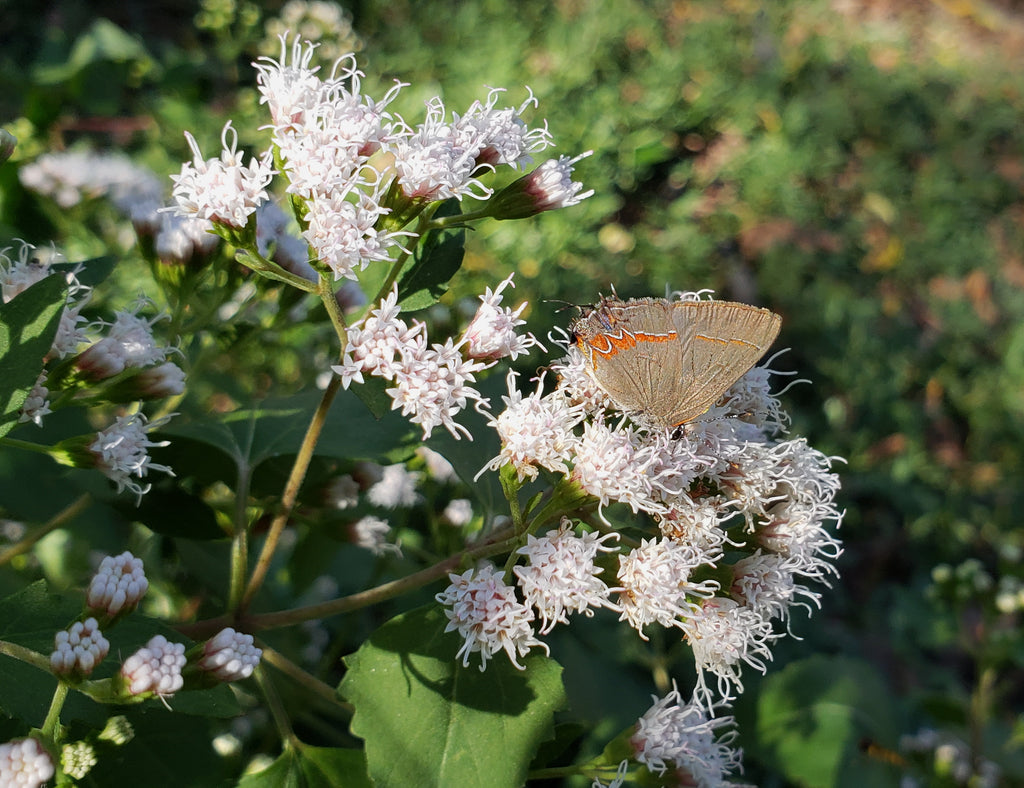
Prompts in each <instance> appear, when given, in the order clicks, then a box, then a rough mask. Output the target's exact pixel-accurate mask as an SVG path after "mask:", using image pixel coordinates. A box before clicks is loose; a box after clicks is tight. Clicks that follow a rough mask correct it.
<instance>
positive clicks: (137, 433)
mask: <svg viewBox="0 0 1024 788" xmlns="http://www.w3.org/2000/svg"><path fill="white" fill-rule="evenodd" d="M169 418H170V417H169V416H165V417H163V418H160V419H157V420H156V421H147V420H146V417H145V416H144V415H143V414H142V413H139V412H136V413H131V414H128V415H126V416H118V417H117V419H116V420H115V421H114V423H113V424H111V425H110V426H109V427H107V428H106V429H104V430H101V431H100V432H99V433H97V434H96V439H95V440H94V441H93V442H92V444H91V445H90V446H89V450H90V451H91V452H92V454H93V457H94V460H95V463H96V467H97V468H99V470H101V471H103V473H104V474H106V476H107V477H108V478H109V479H110V480H111V481H113V482H114V483H115V484H116V485H117V491H118V492H122V491H123V490H125V489H127V490H130V491H131V492H132V493H134V494H135V495H136V497H137V498H138V499H139V500H142V496H143V495H145V494H146V493H147V492H148V491H149V488H150V487H151V486H152V485H150V484H146V485H145V486H143V485H142V484H140V483H139V482H137V481H135V479H134V478H132V477H136V478H138V479H141V478H142V477H144V476H146V475H147V474H148V473H149V472H150V471H163V472H165V473H167V474H169V475H171V476H173V475H174V471H172V470H171V469H170V468H169V467H167V466H166V465H160V464H158V463H155V462H153V460H152V459H151V458H150V456H149V452H148V451H147V450H148V449H150V448H152V447H154V446H167V445H168V443H169V441H157V442H153V441H151V440H149V438H148V436H147V435H146V433H147V432H149V431H150V430H153V429H157V428H159V427H162V426H163V425H164V424H166V423H167V421H168V420H169Z"/></svg>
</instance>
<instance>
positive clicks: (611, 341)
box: [589, 331, 676, 359]
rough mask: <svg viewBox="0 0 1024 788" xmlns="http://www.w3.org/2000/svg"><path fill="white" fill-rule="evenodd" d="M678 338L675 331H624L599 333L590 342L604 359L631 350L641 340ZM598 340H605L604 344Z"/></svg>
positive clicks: (653, 340) (666, 340)
mask: <svg viewBox="0 0 1024 788" xmlns="http://www.w3.org/2000/svg"><path fill="white" fill-rule="evenodd" d="M675 338H676V333H675V332H674V331H672V332H669V333H668V334H646V333H643V332H640V333H637V334H631V333H630V332H628V331H623V332H622V333H621V334H599V335H598V336H597V337H595V338H594V340H593V341H592V342H590V343H589V344H590V349H591V350H592V351H593V352H594V353H596V354H597V355H599V356H601V357H602V358H603V359H610V358H612V357H613V356H614V355H615V354H616V353H619V352H620V351H623V350H630V349H632V348H635V347H636V346H637V343H639V342H670V341H672V340H673V339H675ZM597 340H603V346H598V344H597Z"/></svg>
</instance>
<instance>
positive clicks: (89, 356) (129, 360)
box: [75, 311, 184, 380]
mask: <svg viewBox="0 0 1024 788" xmlns="http://www.w3.org/2000/svg"><path fill="white" fill-rule="evenodd" d="M164 317H166V315H158V316H156V317H154V318H151V319H148V320H147V319H145V318H143V317H140V316H139V315H138V314H137V313H135V312H129V311H119V312H117V313H116V315H115V317H114V322H113V323H111V324H110V326H109V329H108V331H107V335H106V336H105V337H103V339H101V340H100V341H99V342H97V343H96V344H94V345H92V346H91V347H89V348H87V349H86V350H84V351H83V352H82V353H80V354H79V356H78V358H77V360H76V362H75V363H76V365H77V366H78V368H79V369H80V370H81V371H82V372H83V373H84V374H86V375H88V376H89V377H91V378H93V379H94V380H103V379H105V378H110V377H113V376H114V375H119V374H120V373H122V372H124V370H125V369H129V368H137V367H149V366H152V365H156V364H161V363H163V362H164V361H165V359H166V358H167V355H168V353H170V352H171V350H170V349H169V348H166V347H161V346H160V345H158V344H157V343H156V340H155V338H154V337H153V325H154V324H155V323H157V322H158V321H160V320H162V319H164ZM174 366H176V365H174ZM181 376H182V380H184V373H181Z"/></svg>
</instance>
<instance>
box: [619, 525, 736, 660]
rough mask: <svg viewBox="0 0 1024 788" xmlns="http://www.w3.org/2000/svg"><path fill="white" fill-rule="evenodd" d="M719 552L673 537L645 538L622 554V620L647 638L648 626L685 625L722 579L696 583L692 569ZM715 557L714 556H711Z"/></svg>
mask: <svg viewBox="0 0 1024 788" xmlns="http://www.w3.org/2000/svg"><path fill="white" fill-rule="evenodd" d="M714 557H715V556H713V555H712V556H708V555H707V554H705V553H704V552H703V551H701V550H698V549H695V548H694V547H692V546H690V545H686V544H683V543H681V542H675V541H672V540H670V539H659V540H654V539H645V540H643V541H642V542H641V544H640V547H637V548H635V549H633V550H631V551H630V552H629V553H628V554H626V555H620V556H619V576H618V579H619V591H618V595H619V599H618V603H619V608H620V609H621V611H622V614H621V615H620V616H619V620H620V621H626V622H628V623H629V625H630V626H631V627H633V628H634V629H635V630H636V631H637V632H638V633H639V634H640V637H642V638H643V639H644V640H647V635H645V634H644V629H643V628H644V627H645V626H647V625H648V624H652V623H657V624H660V625H661V626H663V627H680V628H681V627H683V625H684V621H685V619H686V618H687V617H689V616H691V615H693V614H694V612H695V611H697V610H698V609H699V606H700V600H701V599H706V598H709V597H713V596H714V594H715V591H717V590H718V583H717V582H715V581H713V580H705V581H702V582H700V583H694V582H693V581H691V580H690V575H691V573H692V572H693V571H694V570H695V569H696V568H697V567H699V566H702V565H703V564H705V563H710V562H713V559H714ZM709 559H711V560H709Z"/></svg>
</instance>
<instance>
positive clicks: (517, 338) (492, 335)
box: [463, 274, 540, 360]
mask: <svg viewBox="0 0 1024 788" xmlns="http://www.w3.org/2000/svg"><path fill="white" fill-rule="evenodd" d="M512 276H513V275H512V274H509V276H508V278H507V279H505V280H504V281H503V282H502V283H501V284H499V285H498V286H497V287H496V288H495V289H494V292H493V293H492V292H491V288H489V287H488V288H487V290H486V291H485V292H484V294H483V295H482V296H480V307H479V308H478V309H477V311H476V314H475V315H474V316H473V319H472V321H470V324H469V325H468V326H466V331H465V333H464V334H463V341H464V342H465V343H466V353H467V355H469V356H470V357H471V358H478V359H492V360H493V359H499V358H505V357H506V356H508V357H509V358H511V359H515V358H516V357H518V356H521V355H523V354H525V353H528V352H529V350H530V348H531V347H534V346H537V347H540V343H539V342H538V341H537V339H536V338H535V337H534V336H533V335H532V334H522V335H520V334H517V333H516V328H517V327H519V326H523V325H526V321H525V320H520V319H519V315H521V314H522V313H523V310H524V309H526V302H523V303H522V304H520V305H519V307H517V308H516V309H514V310H513V309H509V308H508V307H502V306H501V292H502V291H503V290H504V289H505V288H506V287H507V286H509V285H512V286H513V287H515V285H514V284H512Z"/></svg>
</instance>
